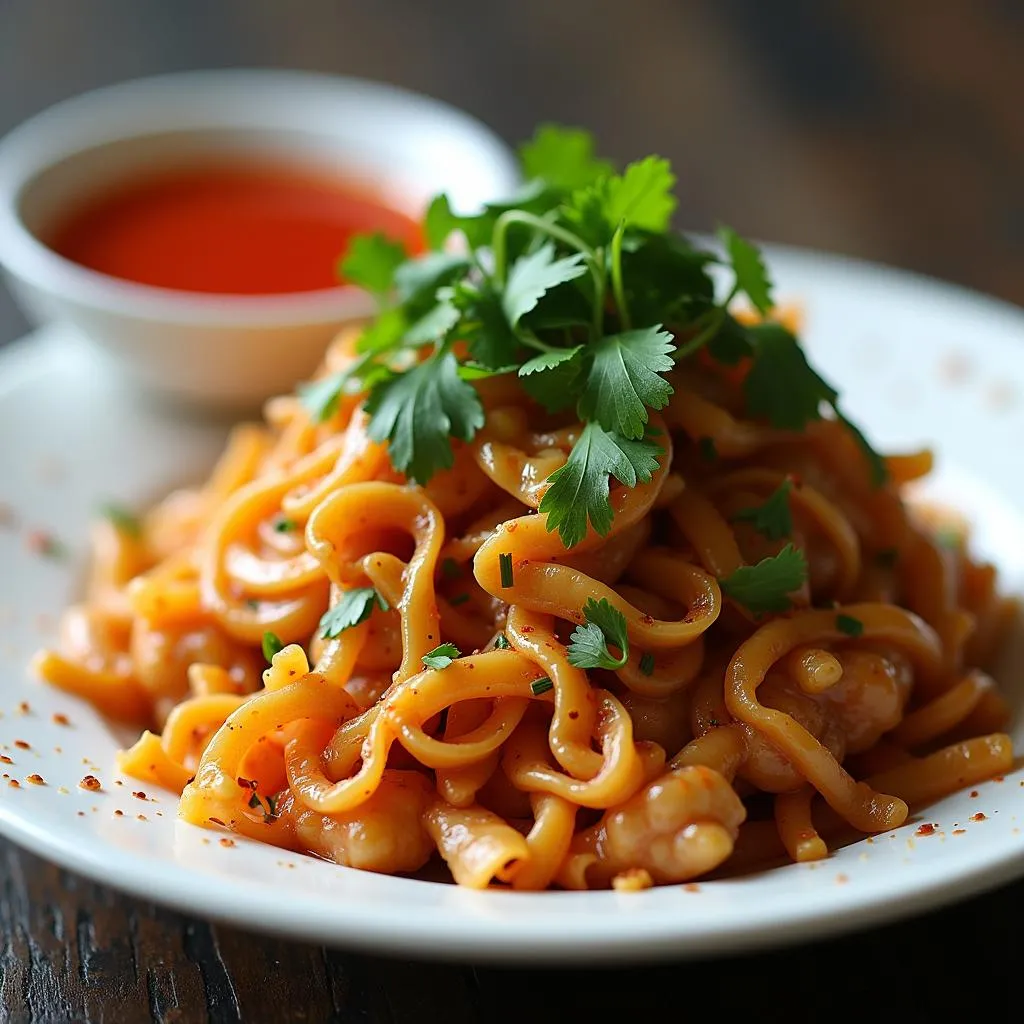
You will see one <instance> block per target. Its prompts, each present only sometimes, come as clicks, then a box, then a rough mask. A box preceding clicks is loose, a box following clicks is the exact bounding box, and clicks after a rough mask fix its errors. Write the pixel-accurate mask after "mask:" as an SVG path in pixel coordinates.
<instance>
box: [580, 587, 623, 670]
mask: <svg viewBox="0 0 1024 1024" xmlns="http://www.w3.org/2000/svg"><path fill="white" fill-rule="evenodd" d="M583 617H584V618H585V619H586V623H585V625H582V626H577V627H576V628H575V629H574V630H573V633H572V636H571V637H569V647H568V652H569V664H570V665H575V666H576V668H606V669H616V668H622V666H623V665H625V664H626V662H627V661H628V660H629V637H628V636H627V634H626V617H625V616H624V615H623V614H622V612H620V611H619V609H618V608H616V607H615V605H613V604H611V603H610V602H609V601H608V599H607V598H604V597H602V598H601V600H600V601H595V600H594V599H593V598H592V597H591V598H588V600H587V603H586V604H585V605H584V606H583ZM608 644H614V645H615V646H616V647H618V649H619V652H620V654H619V656H618V657H617V658H616V657H615V656H614V655H612V654H611V652H610V651H609V650H608Z"/></svg>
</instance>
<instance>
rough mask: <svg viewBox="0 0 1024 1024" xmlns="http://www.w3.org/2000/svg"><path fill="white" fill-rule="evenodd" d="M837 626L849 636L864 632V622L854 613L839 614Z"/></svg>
mask: <svg viewBox="0 0 1024 1024" xmlns="http://www.w3.org/2000/svg"><path fill="white" fill-rule="evenodd" d="M836 628H837V629H838V630H839V632H840V633H845V634H846V635H847V636H860V635H861V633H863V632H864V623H863V622H861V621H860V619H855V618H854V617H853V616H852V615H837V616H836Z"/></svg>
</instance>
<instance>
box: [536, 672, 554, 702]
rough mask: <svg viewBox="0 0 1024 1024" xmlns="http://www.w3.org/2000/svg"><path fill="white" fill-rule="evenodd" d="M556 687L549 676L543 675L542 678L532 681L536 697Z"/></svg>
mask: <svg viewBox="0 0 1024 1024" xmlns="http://www.w3.org/2000/svg"><path fill="white" fill-rule="evenodd" d="M554 688H555V684H554V683H553V682H551V680H550V679H548V677H547V676H541V677H540V679H534V681H533V682H532V683H530V690H531V692H532V693H533V695H534V697H539V696H540V695H541V694H542V693H547V692H548V690H553V689H554Z"/></svg>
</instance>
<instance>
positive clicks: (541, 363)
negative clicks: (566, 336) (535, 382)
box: [519, 345, 583, 377]
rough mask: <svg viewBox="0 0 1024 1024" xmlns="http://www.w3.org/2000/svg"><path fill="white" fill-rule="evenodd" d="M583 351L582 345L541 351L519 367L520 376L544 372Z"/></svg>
mask: <svg viewBox="0 0 1024 1024" xmlns="http://www.w3.org/2000/svg"><path fill="white" fill-rule="evenodd" d="M582 351H583V346H582V345H577V346H576V347H575V348H559V349H555V350H554V351H552V352H541V353H540V355H536V356H534V357H533V358H532V359H527V360H526V362H525V363H523V365H522V366H520V367H519V376H520V377H529V375H530V374H531V373H543V372H544V371H545V370H554V369H555V368H556V367H558V366H561V365H563V364H564V363H567V362H569V361H570V360H573V359H575V358H576V357H577V356H578V355H579V354H580V352H582Z"/></svg>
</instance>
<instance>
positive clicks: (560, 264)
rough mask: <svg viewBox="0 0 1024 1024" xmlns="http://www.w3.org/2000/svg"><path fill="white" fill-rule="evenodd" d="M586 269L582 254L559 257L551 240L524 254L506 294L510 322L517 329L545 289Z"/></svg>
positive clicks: (514, 268) (513, 269) (514, 267)
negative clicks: (556, 257)
mask: <svg viewBox="0 0 1024 1024" xmlns="http://www.w3.org/2000/svg"><path fill="white" fill-rule="evenodd" d="M586 272H587V268H586V267H585V266H584V265H583V254H582V253H578V252H577V253H573V254H572V255H571V256H565V257H563V258H562V259H555V247H554V245H553V244H551V243H550V242H548V243H547V244H546V245H542V246H541V247H540V248H539V249H538V250H537V251H536V252H533V253H529V254H528V255H526V256H520V257H519V259H517V260H516V261H515V263H513V264H512V267H511V269H510V270H509V272H508V280H507V281H506V282H505V290H504V293H503V295H502V308H503V309H504V310H505V316H506V317H508V322H509V323H510V324H511V325H512V327H513V328H514V327H515V326H516V325H517V324H518V323H519V321H520V319H521V318H522V317H523V316H525V315H526V314H527V313H529V312H530V310H531V309H533V308H534V307H535V306H536V305H537V302H538V301H539V300H540V298H541V296H542V295H543V294H544V293H545V292H547V291H549V290H550V289H552V288H554V287H556V286H557V285H560V284H564V283H565V282H566V281H572V280H574V279H575V278H577V277H579V276H580V275H581V274H585V273H586Z"/></svg>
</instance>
